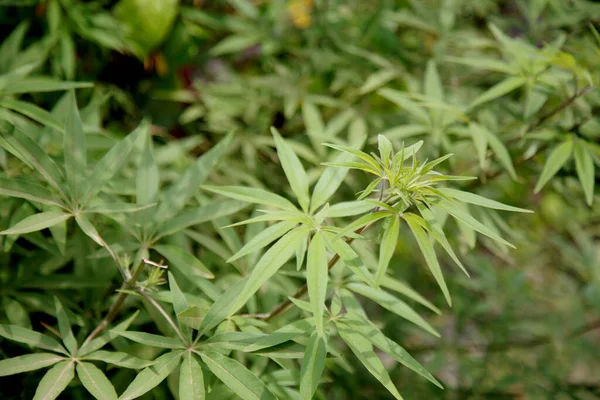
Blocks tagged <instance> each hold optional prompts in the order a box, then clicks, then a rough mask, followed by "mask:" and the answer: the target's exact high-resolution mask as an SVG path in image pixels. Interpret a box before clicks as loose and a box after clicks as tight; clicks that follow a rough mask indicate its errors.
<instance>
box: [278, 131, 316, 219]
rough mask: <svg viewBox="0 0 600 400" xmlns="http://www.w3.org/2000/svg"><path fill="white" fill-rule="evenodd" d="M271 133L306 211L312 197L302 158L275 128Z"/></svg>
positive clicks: (290, 181) (280, 158)
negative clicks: (309, 193)
mask: <svg viewBox="0 0 600 400" xmlns="http://www.w3.org/2000/svg"><path fill="white" fill-rule="evenodd" d="M271 133H272V134H273V138H274V139H275V145H276V146H277V155H278V156H279V161H280V162H281V167H282V168H283V172H284V173H285V176H286V177H287V180H288V182H289V184H290V187H291V188H292V191H293V192H294V194H295V195H296V198H297V199H298V202H299V203H300V206H301V207H302V209H303V210H304V211H305V212H308V206H309V202H310V197H309V195H308V176H307V175H306V171H305V170H304V167H303V166H302V163H301V162H300V159H299V158H298V156H297V155H296V153H294V150H293V149H292V147H291V146H290V145H289V144H288V143H287V142H286V141H285V140H284V139H283V138H282V137H281V136H280V135H279V133H278V132H277V130H276V129H275V128H271Z"/></svg>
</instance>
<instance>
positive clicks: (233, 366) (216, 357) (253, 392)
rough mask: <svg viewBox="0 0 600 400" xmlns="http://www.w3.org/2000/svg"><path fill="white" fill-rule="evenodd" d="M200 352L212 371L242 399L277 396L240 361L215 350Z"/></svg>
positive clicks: (261, 398) (253, 399)
mask: <svg viewBox="0 0 600 400" xmlns="http://www.w3.org/2000/svg"><path fill="white" fill-rule="evenodd" d="M199 354H200V357H202V360H203V361H204V363H205V364H206V366H207V367H208V368H209V369H210V370H211V371H212V373H213V374H215V376H216V377H217V378H219V380H221V381H222V382H223V383H224V384H225V385H227V387H228V388H229V389H231V390H232V391H233V392H234V393H236V394H237V395H238V396H240V397H241V398H242V399H247V400H269V399H275V398H276V397H275V396H273V394H272V393H271V392H270V391H269V390H268V389H267V387H266V386H265V384H264V383H263V382H262V381H261V380H260V379H258V378H257V377H256V375H254V374H253V373H252V372H251V371H249V370H248V369H247V368H246V367H244V366H243V365H242V364H240V363H239V362H237V361H235V360H233V359H231V358H229V357H225V356H224V355H222V354H220V353H217V352H214V351H209V350H203V351H202V353H199Z"/></svg>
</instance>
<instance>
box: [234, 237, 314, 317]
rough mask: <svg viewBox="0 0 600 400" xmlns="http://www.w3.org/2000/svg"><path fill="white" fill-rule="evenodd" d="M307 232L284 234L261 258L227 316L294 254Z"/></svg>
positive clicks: (239, 306) (237, 308) (240, 305)
mask: <svg viewBox="0 0 600 400" xmlns="http://www.w3.org/2000/svg"><path fill="white" fill-rule="evenodd" d="M308 232H309V229H308V228H305V227H301V228H296V229H294V230H292V231H290V232H288V233H286V234H285V235H284V236H283V237H282V238H281V239H279V240H278V241H277V243H275V244H274V245H273V246H272V247H271V248H270V249H269V250H268V251H267V252H266V253H265V254H264V255H263V256H262V257H261V259H260V260H259V261H258V263H257V264H256V266H255V267H254V269H253V270H252V273H251V274H250V277H249V278H248V281H247V282H246V285H245V286H244V289H243V290H242V292H241V293H240V295H239V297H238V298H237V300H236V302H235V304H234V306H233V307H232V309H231V311H230V313H229V315H232V314H233V313H235V312H236V311H237V310H239V309H240V308H241V307H242V306H243V305H244V304H246V302H247V301H248V300H249V299H250V297H252V295H254V293H256V291H257V290H258V289H259V288H260V287H261V286H262V285H263V284H264V283H265V282H266V281H267V280H269V278H271V277H272V276H273V275H274V274H275V273H276V272H277V271H278V270H279V268H280V267H281V266H282V265H283V264H284V263H285V262H286V261H287V260H288V259H289V258H290V257H291V256H292V255H293V254H294V253H295V251H296V247H298V246H300V245H301V243H302V241H304V239H305V238H306V236H307V235H308Z"/></svg>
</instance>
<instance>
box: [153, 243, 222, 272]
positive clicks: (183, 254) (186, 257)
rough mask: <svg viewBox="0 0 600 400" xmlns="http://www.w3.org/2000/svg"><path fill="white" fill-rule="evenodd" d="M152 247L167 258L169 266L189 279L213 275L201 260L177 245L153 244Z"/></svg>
mask: <svg viewBox="0 0 600 400" xmlns="http://www.w3.org/2000/svg"><path fill="white" fill-rule="evenodd" d="M153 249H154V250H156V251H158V252H159V253H160V254H162V255H163V256H164V257H165V258H166V259H167V262H168V264H169V266H171V267H173V268H175V269H177V270H178V271H179V272H181V273H182V274H183V275H185V276H186V277H187V278H189V279H194V277H202V278H206V279H213V278H214V277H215V276H214V275H213V273H212V272H211V271H210V270H209V269H208V268H207V267H206V266H205V265H204V264H203V263H202V261H200V260H199V259H197V258H196V257H194V255H192V254H190V253H189V252H187V251H185V250H184V249H182V248H180V247H178V246H173V245H169V244H159V245H155V246H154V247H153Z"/></svg>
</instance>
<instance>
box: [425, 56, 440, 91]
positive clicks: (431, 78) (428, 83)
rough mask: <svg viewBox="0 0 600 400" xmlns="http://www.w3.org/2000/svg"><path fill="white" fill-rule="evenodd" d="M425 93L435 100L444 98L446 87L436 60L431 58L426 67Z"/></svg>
mask: <svg viewBox="0 0 600 400" xmlns="http://www.w3.org/2000/svg"><path fill="white" fill-rule="evenodd" d="M424 91H425V95H426V96H428V97H431V98H432V99H435V100H443V99H444V88H443V87H442V82H441V80H440V75H439V73H438V70H437V65H436V64H435V61H433V60H429V61H428V62H427V67H426V68H425V90H424Z"/></svg>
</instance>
